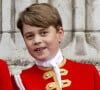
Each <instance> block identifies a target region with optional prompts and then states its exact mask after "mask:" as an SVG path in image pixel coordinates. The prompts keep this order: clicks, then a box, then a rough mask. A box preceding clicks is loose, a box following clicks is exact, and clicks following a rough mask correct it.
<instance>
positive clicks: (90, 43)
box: [0, 0, 100, 72]
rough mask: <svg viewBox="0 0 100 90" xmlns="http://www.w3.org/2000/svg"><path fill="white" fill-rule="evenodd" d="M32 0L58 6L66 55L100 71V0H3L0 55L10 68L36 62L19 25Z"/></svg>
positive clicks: (0, 18)
mask: <svg viewBox="0 0 100 90" xmlns="http://www.w3.org/2000/svg"><path fill="white" fill-rule="evenodd" d="M32 3H49V4H52V5H53V6H55V7H56V8H57V9H58V11H59V13H60V15H61V18H62V22H63V28H64V31H65V34H64V40H63V41H62V43H61V45H60V46H61V50H62V52H63V55H64V56H65V57H66V58H69V59H71V60H73V61H76V62H80V63H88V64H94V65H95V66H96V68H97V69H98V71H99V72H100V0H0V58H2V59H4V60H5V61H6V62H7V64H8V66H9V69H10V71H11V70H15V69H16V70H18V69H25V68H28V67H30V66H31V65H33V64H34V59H33V58H32V57H31V56H30V55H29V53H28V51H27V48H26V46H25V43H24V41H23V37H22V35H21V33H20V31H19V30H18V29H17V27H16V22H17V18H18V15H19V13H20V12H21V11H22V10H24V9H25V8H26V7H27V6H29V5H31V4H32Z"/></svg>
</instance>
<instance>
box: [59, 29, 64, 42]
mask: <svg viewBox="0 0 100 90" xmlns="http://www.w3.org/2000/svg"><path fill="white" fill-rule="evenodd" d="M58 33H59V36H58V37H59V43H60V42H61V41H62V39H63V36H64V30H63V28H62V27H59V31H58Z"/></svg>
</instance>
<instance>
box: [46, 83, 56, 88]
mask: <svg viewBox="0 0 100 90" xmlns="http://www.w3.org/2000/svg"><path fill="white" fill-rule="evenodd" d="M55 88H56V83H55V82H51V83H48V84H47V86H46V90H52V89H55Z"/></svg>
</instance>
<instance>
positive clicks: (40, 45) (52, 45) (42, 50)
mask: <svg viewBox="0 0 100 90" xmlns="http://www.w3.org/2000/svg"><path fill="white" fill-rule="evenodd" d="M63 33H64V31H63V30H62V29H60V30H59V31H58V32H57V31H56V29H55V28H54V27H53V26H49V27H48V28H40V27H35V26H30V25H27V24H23V37H24V41H25V43H26V46H27V48H28V51H29V53H30V54H31V56H32V57H34V58H35V59H37V60H41V61H44V60H48V59H51V58H53V57H54V56H55V55H56V53H57V51H58V49H59V42H61V41H62V38H63Z"/></svg>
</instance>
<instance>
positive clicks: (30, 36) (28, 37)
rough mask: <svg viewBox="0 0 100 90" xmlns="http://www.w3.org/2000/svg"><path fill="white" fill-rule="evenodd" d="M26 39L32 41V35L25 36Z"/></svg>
mask: <svg viewBox="0 0 100 90" xmlns="http://www.w3.org/2000/svg"><path fill="white" fill-rule="evenodd" d="M25 37H26V38H27V39H32V38H33V35H26V36H25Z"/></svg>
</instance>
